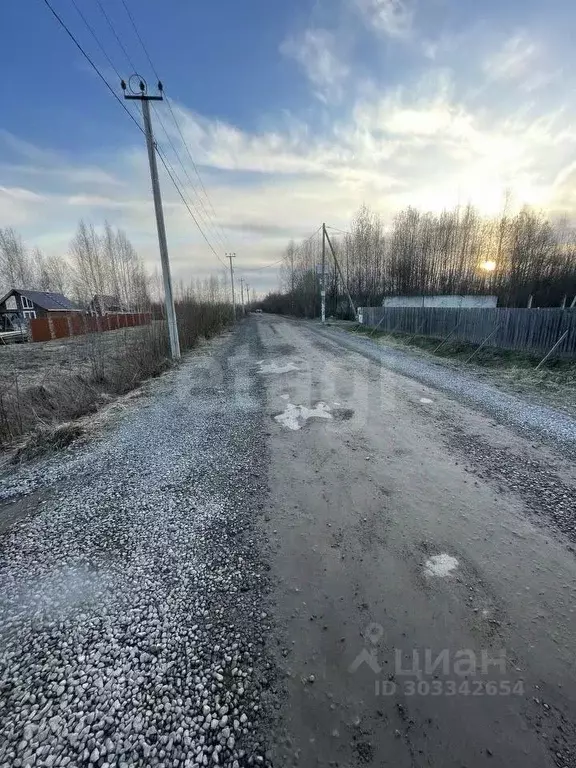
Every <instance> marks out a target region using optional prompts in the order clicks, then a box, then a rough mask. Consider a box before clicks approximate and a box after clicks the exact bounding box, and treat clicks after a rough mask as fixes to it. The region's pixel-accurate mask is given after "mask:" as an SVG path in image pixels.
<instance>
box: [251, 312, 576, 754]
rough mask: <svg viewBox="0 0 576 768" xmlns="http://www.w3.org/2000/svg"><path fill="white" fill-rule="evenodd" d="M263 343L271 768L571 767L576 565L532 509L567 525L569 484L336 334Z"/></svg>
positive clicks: (539, 459)
mask: <svg viewBox="0 0 576 768" xmlns="http://www.w3.org/2000/svg"><path fill="white" fill-rule="evenodd" d="M258 330H259V333H260V336H261V338H262V341H263V344H264V349H265V351H266V355H265V356H264V359H263V363H262V365H261V370H262V374H261V375H262V377H263V378H264V380H265V383H266V392H267V410H268V414H269V416H270V420H271V426H270V428H269V431H270V433H271V434H270V438H269V440H270V456H271V465H270V483H269V484H270V488H271V491H272V499H271V503H270V507H269V513H268V517H267V518H266V520H267V522H266V524H265V526H266V532H267V534H268V536H269V537H270V540H271V542H272V545H273V546H272V559H271V562H272V569H273V574H274V578H273V583H274V585H275V592H274V596H275V603H274V605H275V614H276V617H277V620H278V624H279V628H280V633H281V636H282V637H283V638H284V639H283V642H282V644H281V649H280V654H279V656H278V663H279V664H280V665H281V666H282V668H283V670H284V673H285V685H286V688H287V691H288V698H287V701H286V703H285V704H284V706H283V710H282V711H283V723H284V729H285V734H280V736H279V737H278V738H277V739H276V747H275V753H276V755H277V761H278V764H280V765H286V764H289V762H290V759H291V758H292V757H294V756H295V755H297V756H298V759H299V762H300V764H301V765H305V766H312V765H330V764H336V763H337V764H338V765H343V766H348V765H362V764H365V765H373V766H383V765H390V766H427V765H436V766H454V767H455V768H456V766H457V767H458V768H461V767H462V766H468V768H472V766H481V765H494V764H495V765H502V766H504V765H506V766H516V765H517V766H524V767H525V766H547V765H555V764H556V765H559V766H564V765H569V766H572V765H576V751H575V749H576V738H575V733H574V729H573V726H572V725H571V724H570V721H571V720H572V719H573V718H572V716H573V715H574V713H575V712H576V685H575V682H576V677H575V672H576V667H575V657H574V648H575V647H576V645H575V640H576V636H575V635H576V616H575V614H574V604H575V597H576V561H575V559H574V553H573V551H570V549H569V548H568V546H567V544H568V543H569V542H567V541H563V540H562V538H561V537H560V536H558V537H556V536H555V535H552V534H551V533H550V531H549V529H548V528H547V527H545V526H542V525H541V524H540V523H541V522H542V520H543V519H546V520H551V521H554V514H555V510H556V503H557V499H556V497H554V498H552V499H551V500H550V501H549V503H548V502H546V500H544V503H543V504H541V503H540V502H542V501H543V500H542V499H539V500H538V504H536V503H530V500H531V499H532V500H533V499H534V496H535V495H537V494H538V489H539V488H540V487H542V485H544V486H546V488H549V486H550V483H553V482H556V483H557V487H558V488H561V489H562V498H563V499H564V498H565V502H566V503H565V507H564V508H565V512H566V514H570V515H571V516H573V515H574V514H575V512H576V509H575V507H574V502H575V499H576V496H575V495H574V487H575V486H574V474H573V470H574V467H573V466H569V465H568V464H567V463H565V462H564V461H563V460H562V459H560V458H558V457H556V456H555V455H554V454H553V453H552V452H551V451H549V450H548V449H546V448H545V447H543V446H540V447H537V448H534V447H533V446H532V441H530V440H526V439H525V438H522V437H520V436H519V435H518V434H517V433H513V432H510V431H509V430H508V429H507V428H506V427H502V426H499V425H498V424H497V423H496V422H495V421H494V418H493V416H491V415H490V416H484V415H483V414H482V413H481V412H479V411H473V410H471V409H470V408H469V407H467V405H461V404H460V403H459V402H458V401H457V400H455V399H450V398H449V397H447V396H445V395H444V394H442V393H440V392H439V391H438V390H432V389H430V388H428V387H426V386H424V385H423V384H421V383H418V382H415V381H414V380H412V379H409V378H405V377H403V376H400V375H398V374H395V373H392V372H391V371H390V370H389V369H388V368H385V367H380V366H378V365H376V364H375V362H374V361H373V360H372V359H367V358H366V357H364V356H361V355H359V354H354V353H352V352H350V351H349V350H348V349H346V348H344V347H343V346H342V344H341V338H342V334H338V333H336V332H335V333H333V334H330V333H329V332H322V333H320V332H319V331H318V330H317V329H316V327H315V326H313V325H311V324H304V323H295V322H291V321H284V320H279V319H276V318H267V317H264V318H262V319H261V320H260V321H259V329H258ZM319 402H320V403H324V404H325V406H319V405H318V403H319ZM299 406H304V408H305V409H310V410H309V411H306V410H304V411H298V410H297V409H298V407H299ZM310 414H312V418H310V419H309V420H305V418H306V416H308V415H310ZM295 427H299V428H298V429H296V428H295ZM503 464H504V465H503ZM527 467H529V469H530V471H529V477H528V478H527V480H526V482H528V483H532V484H533V487H532V488H526V487H523V485H522V484H520V483H519V482H518V472H519V471H523V470H525V469H526V468H527ZM489 475H491V476H495V477H496V480H490V479H487V477H488V476H489ZM550 476H552V477H553V478H554V480H551V479H550ZM540 495H542V492H541V494H540ZM527 502H528V503H527ZM548 507H549V508H551V509H548ZM547 511H549V512H550V514H551V517H550V518H547V517H546V518H543V517H542V516H543V515H545V514H546V512H547ZM536 523H538V524H536ZM452 567H453V570H450V569H451V568H452ZM284 653H285V655H284ZM504 657H505V661H504V660H503V661H502V662H501V663H497V659H499V658H502V659H504ZM483 660H486V664H483ZM435 661H436V662H437V665H436V666H435V665H434V662H435ZM461 662H462V663H461ZM490 662H492V663H490ZM311 675H312V676H313V680H314V681H313V682H310V679H311V678H310V676H311ZM282 735H284V737H285V738H287V739H288V741H286V740H285V741H283V740H282Z"/></svg>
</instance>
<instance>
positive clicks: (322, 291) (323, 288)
mask: <svg viewBox="0 0 576 768" xmlns="http://www.w3.org/2000/svg"><path fill="white" fill-rule="evenodd" d="M320 304H321V307H322V309H321V316H322V322H323V323H325V322H326V224H322V277H321V282H320Z"/></svg>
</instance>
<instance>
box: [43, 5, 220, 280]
mask: <svg viewBox="0 0 576 768" xmlns="http://www.w3.org/2000/svg"><path fill="white" fill-rule="evenodd" d="M43 2H44V4H45V5H46V6H47V8H48V9H49V10H50V12H51V13H52V15H53V16H54V18H55V19H56V21H57V22H58V23H59V24H60V26H61V27H62V29H63V30H64V31H65V32H66V34H67V35H68V36H69V38H70V39H71V40H72V42H73V43H74V45H75V46H76V47H77V48H78V50H79V51H80V53H81V54H82V56H84V58H85V59H86V61H87V62H88V63H89V64H90V66H91V67H92V69H93V70H94V72H96V74H97V75H98V77H99V78H100V80H102V82H103V83H104V85H105V86H106V88H107V89H108V90H109V91H110V93H111V94H112V96H113V97H114V98H115V99H116V101H117V102H118V103H119V104H120V106H121V107H122V109H123V110H124V112H126V114H127V115H128V117H129V118H130V119H131V120H132V122H133V123H134V124H135V125H136V127H137V128H138V130H139V131H140V132H141V133H144V129H143V128H142V126H141V125H140V123H139V122H138V121H137V120H136V118H135V117H134V115H133V114H132V112H130V110H129V109H128V108H127V107H126V104H125V103H124V102H123V101H122V99H121V98H120V97H119V96H118V94H117V93H116V92H115V91H114V89H113V88H112V86H111V85H110V83H109V82H108V81H107V80H106V78H105V77H104V75H103V74H102V73H101V72H100V70H99V69H98V67H97V66H96V64H95V63H94V61H93V60H92V58H91V57H90V56H89V54H88V53H87V52H86V51H85V50H84V48H83V47H82V45H81V44H80V43H79V42H78V40H77V39H76V37H75V36H74V34H73V33H72V31H71V30H70V28H69V27H68V26H67V24H66V23H65V21H64V20H63V19H62V17H61V16H60V15H59V14H58V12H57V11H56V10H55V8H54V7H53V6H52V4H51V3H50V0H43ZM155 149H156V152H157V154H158V157H159V158H160V160H161V162H162V165H163V166H164V168H165V170H166V173H167V174H168V176H169V178H170V180H171V181H172V184H173V185H174V187H175V188H176V191H177V192H178V194H179V195H180V197H181V199H182V202H183V203H184V205H185V206H186V208H187V210H188V213H189V214H190V216H191V217H192V220H193V221H194V223H195V224H196V227H197V228H198V230H199V231H200V234H201V235H202V237H203V238H204V240H206V242H207V243H208V245H209V247H210V249H211V250H212V252H213V253H214V255H215V256H216V258H217V259H218V260H219V261H220V263H221V264H222V265H223V266H224V267H226V264H224V262H223V261H222V259H220V257H219V256H218V253H217V252H216V251H215V249H214V247H213V246H212V244H211V243H210V241H209V240H208V238H207V237H206V235H205V233H204V230H203V229H202V227H201V226H200V224H199V222H198V220H197V219H196V217H195V216H194V214H193V213H192V210H191V209H190V206H189V205H188V203H187V202H186V199H185V197H184V195H183V194H182V191H181V190H180V187H179V185H178V183H177V182H176V179H175V178H174V176H175V172H173V173H171V172H170V170H169V166H170V164H169V162H168V161H167V159H166V158H165V156H164V153H163V152H162V150H161V149H160V147H159V146H158V145H157V144H155ZM170 167H171V166H170ZM172 171H174V169H172Z"/></svg>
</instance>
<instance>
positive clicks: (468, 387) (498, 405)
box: [313, 328, 576, 455]
mask: <svg viewBox="0 0 576 768" xmlns="http://www.w3.org/2000/svg"><path fill="white" fill-rule="evenodd" d="M313 333H315V334H317V335H320V336H326V337H328V338H331V339H335V340H336V341H337V342H338V343H340V344H342V346H344V347H347V348H348V349H352V350H353V351H355V352H359V353H360V354H362V355H364V356H365V357H368V358H369V359H371V360H374V361H375V362H377V363H382V364H383V365H384V366H385V367H386V368H388V369H390V370H391V371H395V372H396V373H400V374H403V375H404V376H409V377H410V378H412V379H415V380H416V381H420V382H422V383H423V384H426V385H428V386H430V387H432V388H434V389H439V390H442V391H444V392H448V393H449V394H452V395H455V396H456V397H457V398H458V399H460V400H462V401H463V402H465V403H466V404H468V405H472V406H474V407H480V408H482V409H483V410H485V411H488V412H489V413H492V414H493V415H494V416H495V417H496V418H497V419H498V420H499V421H502V422H503V423H505V424H510V425H511V426H514V427H517V428H520V429H521V430H523V431H525V432H526V433H527V434H530V435H532V436H533V435H534V434H535V433H537V434H538V435H540V436H541V437H544V438H546V439H548V440H550V441H551V442H553V443H555V444H557V445H558V447H561V448H562V449H563V450H566V449H568V450H569V451H571V452H572V455H573V451H574V448H575V447H576V421H575V420H574V419H572V418H570V416H568V415H567V414H565V413H562V412H561V411H555V410H553V409H552V408H547V407H545V406H541V405H536V404H534V403H530V402H528V401H527V400H525V399H523V398H521V397H516V396H514V395H509V394H507V393H505V392H501V391H499V390H498V388H497V387H495V386H491V385H490V384H488V383H485V382H483V381H481V380H480V379H479V378H478V377H475V376H473V375H468V374H467V373H465V372H463V371H459V370H456V369H455V368H451V367H449V366H448V365H444V364H442V363H441V362H436V361H434V362H431V361H428V360H425V359H422V358H420V357H416V356H415V355H413V354H410V352H409V351H405V350H402V349H396V348H394V347H387V346H385V345H382V344H378V343H376V342H374V341H372V340H371V339H367V338H362V337H357V336H352V335H351V334H350V333H348V332H347V331H343V330H338V329H330V330H323V329H322V330H320V329H316V328H314V329H313Z"/></svg>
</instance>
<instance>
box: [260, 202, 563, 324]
mask: <svg viewBox="0 0 576 768" xmlns="http://www.w3.org/2000/svg"><path fill="white" fill-rule="evenodd" d="M508 207H509V206H508V205H506V206H505V207H504V210H503V212H502V214H501V215H500V216H499V217H495V218H487V217H483V216H481V215H480V214H479V212H478V211H477V210H476V209H475V208H474V207H473V206H471V205H469V206H466V207H464V208H461V207H458V208H456V209H454V210H452V211H443V212H442V213H439V214H435V213H429V212H422V211H419V210H417V209H415V208H412V207H409V208H407V209H405V210H403V211H401V212H399V213H398V214H397V215H396V216H395V218H394V220H393V222H392V226H391V227H390V228H388V229H387V228H386V227H385V226H384V223H383V221H382V218H381V217H380V215H379V214H378V213H376V212H374V211H372V210H371V209H370V208H368V207H367V206H362V207H361V208H360V210H359V211H358V213H357V214H356V216H355V217H354V219H353V221H352V223H351V226H350V229H349V231H348V233H338V232H335V231H333V230H328V233H329V236H330V239H331V240H332V242H333V245H334V248H335V251H336V255H337V258H338V260H339V262H340V266H341V270H342V273H343V275H344V278H345V280H346V283H347V285H348V288H349V290H350V293H351V294H352V297H353V299H354V301H355V303H356V304H357V305H360V306H370V305H372V306H373V305H376V304H380V303H381V301H382V299H383V297H384V296H389V295H423V294H425V295H432V294H485V293H489V294H496V295H497V296H498V299H499V304H500V305H501V306H527V304H528V302H529V301H531V302H532V305H533V306H559V305H561V304H562V303H563V302H564V301H566V298H565V297H567V300H568V302H570V300H571V298H572V297H574V296H575V295H576V237H575V234H574V232H573V231H572V230H570V229H569V228H568V227H567V226H566V224H565V223H557V222H552V221H551V220H550V219H549V218H548V217H546V216H545V215H544V214H543V213H541V212H538V211H534V210H531V209H528V208H524V209H522V210H521V211H519V212H518V213H516V214H511V213H509V211H508ZM326 254H327V255H326V291H327V308H328V311H329V312H330V313H332V314H344V313H346V312H347V303H346V296H345V293H344V285H343V284H342V279H341V278H340V277H339V275H338V272H337V270H336V269H335V266H334V264H333V260H332V257H331V255H330V250H329V248H328V246H327V245H326ZM321 260H322V234H321V233H319V234H318V235H317V236H315V237H314V238H311V239H309V240H307V241H305V242H304V243H301V244H300V245H296V244H295V243H294V242H291V243H289V245H288V247H287V249H286V251H285V259H284V264H283V268H282V290H281V291H280V292H278V293H274V294H270V295H269V296H268V297H267V298H266V299H265V302H264V307H265V308H266V309H269V310H270V311H275V312H287V313H289V312H292V313H294V314H299V315H305V316H316V315H318V313H319V280H318V276H317V265H319V264H321Z"/></svg>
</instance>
